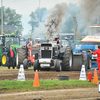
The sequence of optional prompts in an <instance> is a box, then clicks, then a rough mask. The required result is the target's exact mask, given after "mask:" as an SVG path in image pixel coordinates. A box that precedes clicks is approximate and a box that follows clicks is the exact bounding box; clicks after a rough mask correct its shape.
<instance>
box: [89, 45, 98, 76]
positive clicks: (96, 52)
mask: <svg viewBox="0 0 100 100" xmlns="http://www.w3.org/2000/svg"><path fill="white" fill-rule="evenodd" d="M89 51H90V52H91V53H92V54H93V55H96V54H97V64H98V69H99V75H98V76H100V45H98V50H96V51H95V52H92V51H91V50H89Z"/></svg>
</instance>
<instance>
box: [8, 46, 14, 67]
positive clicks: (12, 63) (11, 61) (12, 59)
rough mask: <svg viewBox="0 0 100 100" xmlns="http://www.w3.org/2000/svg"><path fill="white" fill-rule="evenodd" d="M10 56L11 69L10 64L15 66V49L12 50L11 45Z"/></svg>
mask: <svg viewBox="0 0 100 100" xmlns="http://www.w3.org/2000/svg"><path fill="white" fill-rule="evenodd" d="M8 56H9V65H8V69H10V66H12V67H13V69H14V68H15V64H14V58H15V55H14V51H13V50H12V47H10V50H9V52H8Z"/></svg>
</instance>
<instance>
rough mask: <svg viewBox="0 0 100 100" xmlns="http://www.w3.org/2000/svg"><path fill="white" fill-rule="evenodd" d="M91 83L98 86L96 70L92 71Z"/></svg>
mask: <svg viewBox="0 0 100 100" xmlns="http://www.w3.org/2000/svg"><path fill="white" fill-rule="evenodd" d="M93 83H96V84H98V76H97V70H96V69H95V70H94V77H93Z"/></svg>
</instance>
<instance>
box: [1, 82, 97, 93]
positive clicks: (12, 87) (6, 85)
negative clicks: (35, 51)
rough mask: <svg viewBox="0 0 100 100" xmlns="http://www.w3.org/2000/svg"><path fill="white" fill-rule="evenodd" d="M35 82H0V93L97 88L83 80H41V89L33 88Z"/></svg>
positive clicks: (95, 85)
mask: <svg viewBox="0 0 100 100" xmlns="http://www.w3.org/2000/svg"><path fill="white" fill-rule="evenodd" d="M33 82H34V81H33V80H28V81H16V80H12V81H0V93H2V92H17V91H34V90H35V91H36V90H41V89H42V90H47V89H61V88H62V89H64V88H85V87H97V86H98V85H97V84H93V80H92V81H91V82H88V81H81V80H68V81H66V80H64V81H60V80H40V81H39V83H40V87H33Z"/></svg>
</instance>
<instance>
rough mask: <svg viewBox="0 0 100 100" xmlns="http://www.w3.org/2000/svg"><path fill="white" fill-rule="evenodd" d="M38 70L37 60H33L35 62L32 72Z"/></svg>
mask: <svg viewBox="0 0 100 100" xmlns="http://www.w3.org/2000/svg"><path fill="white" fill-rule="evenodd" d="M39 69H40V64H39V60H35V62H34V71H36V70H38V71H39Z"/></svg>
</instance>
